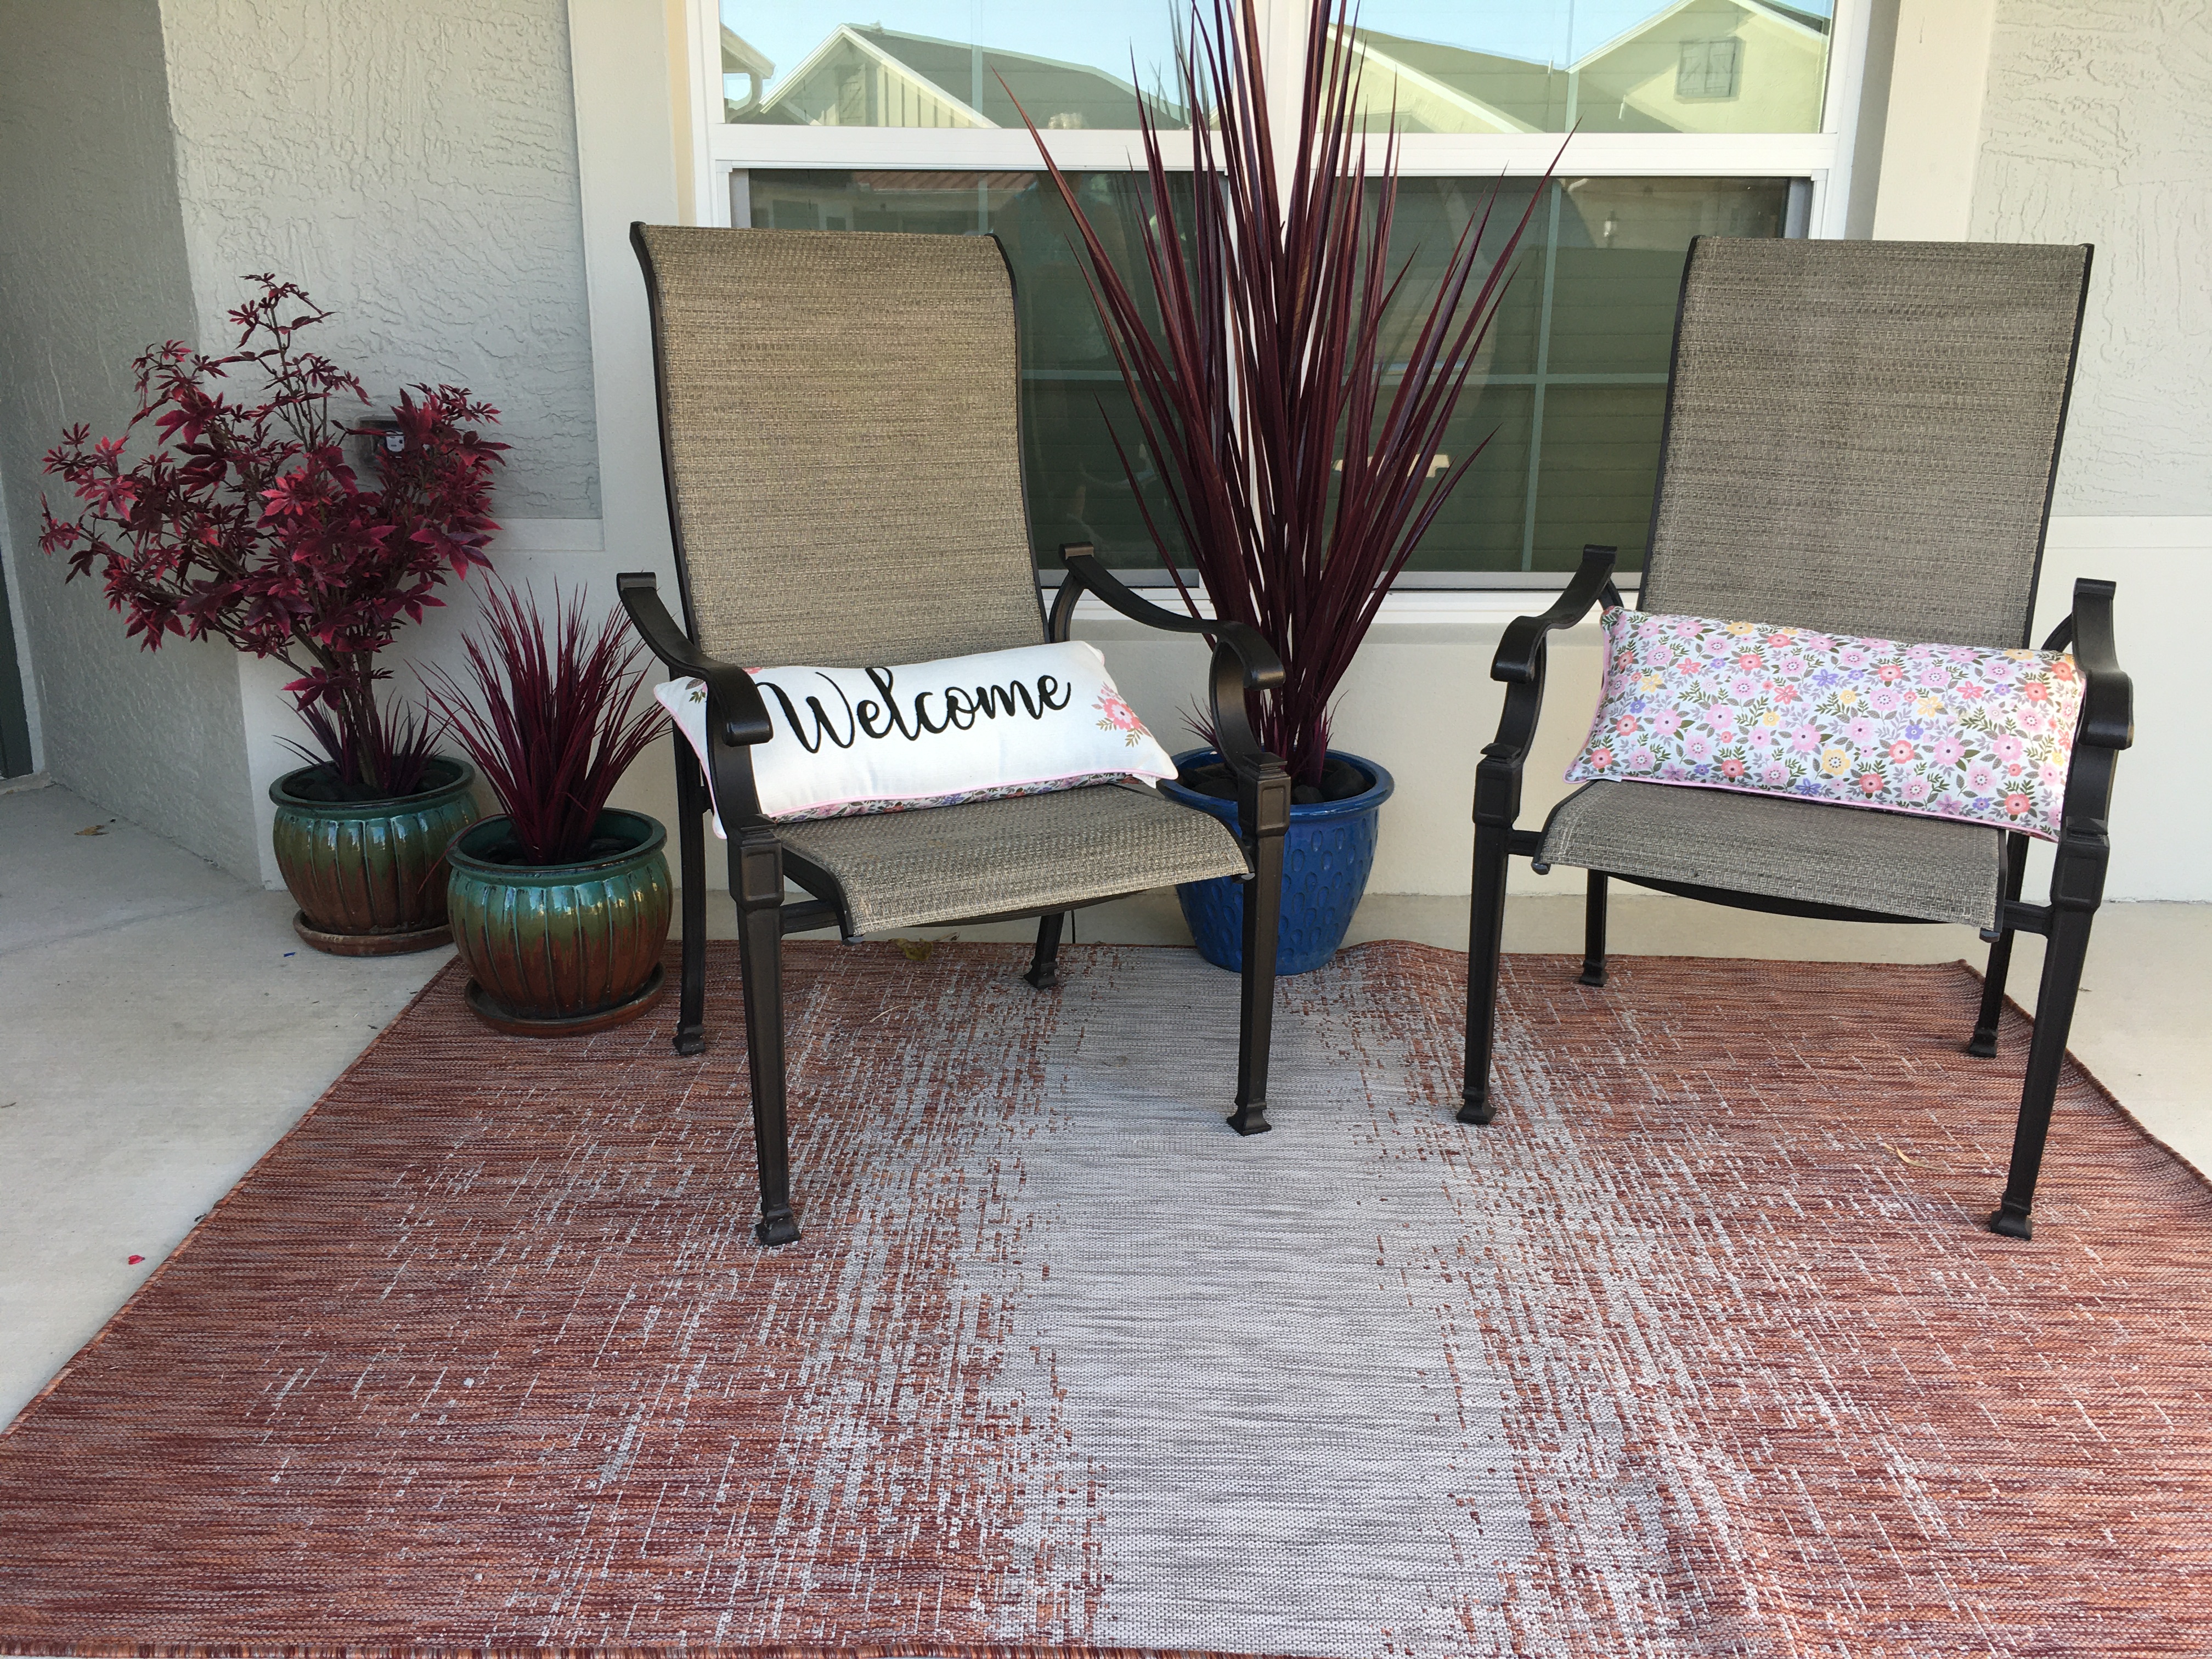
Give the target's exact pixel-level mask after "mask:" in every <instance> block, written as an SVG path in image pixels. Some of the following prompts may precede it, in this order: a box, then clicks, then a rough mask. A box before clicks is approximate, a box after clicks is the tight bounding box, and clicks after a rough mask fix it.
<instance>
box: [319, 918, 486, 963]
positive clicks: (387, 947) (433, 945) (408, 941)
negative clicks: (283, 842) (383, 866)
mask: <svg viewBox="0 0 2212 1659" xmlns="http://www.w3.org/2000/svg"><path fill="white" fill-rule="evenodd" d="M292 931H293V932H294V933H297V934H298V935H299V936H300V937H301V939H305V940H306V941H307V943H308V944H310V945H313V946H314V947H315V949H317V950H318V951H329V952H330V953H331V955H332V956H334V957H404V956H405V955H407V954H408V953H409V952H410V951H435V950H436V949H437V948H438V947H439V946H440V945H451V944H452V943H453V929H452V928H451V927H447V925H446V924H445V923H444V922H442V921H441V922H440V923H438V925H437V926H436V927H416V928H411V929H410V930H409V931H408V932H406V933H325V932H324V931H323V930H322V929H321V928H319V927H316V926H314V924H313V923H312V922H310V921H308V920H307V912H306V911H305V910H295V911H294V912H293V913H292Z"/></svg>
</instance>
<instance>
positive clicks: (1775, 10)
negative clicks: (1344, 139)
mask: <svg viewBox="0 0 2212 1659" xmlns="http://www.w3.org/2000/svg"><path fill="white" fill-rule="evenodd" d="M1352 40H1353V45H1354V49H1355V50H1356V51H1357V52H1358V53H1359V55H1360V58H1361V59H1362V60H1363V61H1362V64H1361V69H1362V76H1361V82H1360V102H1361V104H1362V105H1363V106H1364V109H1363V114H1364V118H1365V120H1366V122H1367V125H1368V126H1369V128H1370V131H1380V130H1381V129H1383V127H1385V126H1386V125H1389V121H1390V118H1391V115H1392V112H1393V109H1394V107H1395V112H1396V117H1397V123H1398V128H1399V131H1402V132H1501V133H1502V132H1562V131H1567V130H1568V129H1570V128H1576V129H1578V130H1579V131H1583V132H1796V131H1810V130H1812V129H1814V128H1817V127H1818V126H1819V125H1820V97H1821V94H1822V92H1823V90H1824V89H1825V87H1826V75H1827V57H1828V20H1827V19H1826V18H1825V17H1822V16H1820V15H1815V14H1814V13H1812V12H1809V11H1804V10H1800V9H1797V8H1795V7H1791V6H1785V5H1779V4H1777V3H1774V0H1679V3H1677V4H1674V5H1672V6H1668V7H1667V8H1666V9H1663V10H1662V11H1660V12H1659V13H1658V14H1657V15H1656V16H1653V17H1650V18H1647V19H1646V20H1645V21H1643V22H1641V23H1638V25H1637V26H1636V27H1633V28H1632V29H1628V30H1626V31H1625V32H1623V33H1620V34H1618V35H1616V36H1614V37H1613V39H1612V40H1608V41H1607V42H1606V43H1605V44H1604V45H1602V46H1599V47H1597V48H1596V49H1595V51H1593V52H1586V53H1584V54H1583V56H1582V57H1581V58H1577V59H1576V60H1575V61H1574V62H1573V63H1572V64H1569V65H1567V66H1566V67H1565V68H1564V69H1560V68H1557V67H1555V66H1553V65H1552V64H1540V63H1534V62H1532V61H1530V60H1528V59H1527V58H1512V57H1508V56H1505V55H1504V54H1502V53H1498V52H1477V51H1474V50H1472V49H1470V48H1468V47H1465V46H1445V45H1442V44H1439V43H1437V42H1435V41H1431V40H1410V39H1407V38H1406V37H1404V36H1401V35H1395V34H1385V33H1381V32H1380V31H1378V30H1375V29H1366V28H1363V29H1356V30H1354V31H1352Z"/></svg>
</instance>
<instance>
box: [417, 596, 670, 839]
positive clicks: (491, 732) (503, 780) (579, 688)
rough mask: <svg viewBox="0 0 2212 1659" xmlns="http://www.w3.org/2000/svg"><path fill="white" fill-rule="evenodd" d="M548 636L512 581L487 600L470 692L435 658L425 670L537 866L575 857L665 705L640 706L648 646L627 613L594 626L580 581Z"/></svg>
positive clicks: (457, 737) (653, 733)
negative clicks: (631, 629) (631, 630)
mask: <svg viewBox="0 0 2212 1659" xmlns="http://www.w3.org/2000/svg"><path fill="white" fill-rule="evenodd" d="M553 605H554V610H555V612H556V621H555V623H554V625H553V627H552V629H551V630H550V632H549V630H548V629H547V627H546V623H545V618H544V617H543V616H542V615H540V614H539V612H538V604H537V599H536V596H535V595H534V594H533V595H531V596H529V597H528V598H525V597H524V596H523V595H522V594H520V593H517V592H515V591H514V589H513V587H511V586H507V585H506V584H504V583H500V584H495V586H494V587H493V589H492V591H491V592H489V593H488V594H487V595H486V596H485V599H484V623H485V629H484V632H483V635H477V634H473V633H472V634H471V635H468V636H467V637H466V638H465V640H464V641H463V644H464V645H465V647H466V648H467V651H468V656H469V666H468V678H469V679H470V680H471V682H472V683H473V685H472V688H471V689H470V690H465V689H464V688H463V687H462V685H461V684H459V681H457V680H456V679H455V678H454V677H453V675H452V674H450V673H448V672H447V671H446V670H445V669H443V668H441V667H439V666H436V665H432V666H430V667H428V668H426V669H424V670H422V680H423V684H424V687H425V689H426V690H428V694H429V698H430V702H431V704H432V706H433V707H435V708H436V709H437V710H438V712H439V713H440V714H442V715H443V716H445V719H446V721H447V726H449V727H450V729H451V730H452V732H453V740H454V741H455V742H457V743H459V744H460V745H461V747H462V748H463V749H465V750H467V751H468V755H469V758H470V759H471V760H472V761H474V762H475V763H477V769H478V770H479V771H481V772H482V773H483V775H484V779H485V781H487V782H489V784H490V785H491V789H492V793H494V794H495V795H496V796H498V797H499V804H500V806H501V809H502V810H504V811H506V813H507V817H508V818H509V819H511V820H512V821H513V832H514V841H515V845H516V847H517V848H519V849H520V852H521V854H522V862H523V863H525V864H528V865H549V864H573V863H574V862H576V861H577V860H580V859H582V858H584V857H585V856H586V854H587V853H588V851H589V849H590V848H591V844H592V827H593V826H594V825H595V824H597V823H598V822H599V813H600V812H601V811H603V810H604V809H605V806H606V804H607V797H608V796H609V795H610V794H611V793H614V787H615V785H616V784H617V782H618V781H620V780H621V778H622V775H623V773H624V772H626V771H627V770H629V765H630V763H631V762H632V761H635V759H636V758H637V757H639V756H640V755H641V754H642V753H644V752H645V747H646V745H647V744H649V743H651V742H652V741H653V738H656V737H658V736H659V734H660V732H661V730H662V716H661V713H660V708H659V705H658V704H656V703H653V702H650V701H648V702H647V703H646V704H645V706H644V707H643V708H634V705H635V703H636V701H637V692H638V688H639V686H640V684H642V682H643V680H644V678H645V670H644V666H643V656H644V648H643V647H642V646H641V645H640V644H639V643H638V642H637V641H635V639H633V638H630V637H629V627H628V625H627V624H626V623H624V622H623V618H622V617H621V616H620V614H619V613H617V614H615V615H611V616H609V617H605V619H604V620H603V621H602V622H601V623H600V624H599V629H598V631H597V632H593V631H592V629H591V626H590V624H589V623H588V622H587V621H586V617H585V612H584V593H583V590H582V589H578V590H577V592H575V593H574V595H573V596H572V597H571V598H570V599H569V600H568V604H567V605H562V603H561V593H560V590H559V589H558V588H556V589H555V590H554V593H553Z"/></svg>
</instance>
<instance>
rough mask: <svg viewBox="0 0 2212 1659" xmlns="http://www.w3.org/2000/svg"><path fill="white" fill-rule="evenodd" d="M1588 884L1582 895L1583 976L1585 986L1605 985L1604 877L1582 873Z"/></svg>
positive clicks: (1591, 872)
mask: <svg viewBox="0 0 2212 1659" xmlns="http://www.w3.org/2000/svg"><path fill="white" fill-rule="evenodd" d="M1583 880H1584V881H1585V882H1586V883H1587V884H1588V887H1587V890H1585V891H1584V893H1583V976H1582V982H1583V984H1585V985H1602V984H1604V983H1605V890H1606V879H1605V877H1604V876H1603V875H1602V874H1601V873H1600V872H1597V871H1595V870H1589V871H1586V872H1583Z"/></svg>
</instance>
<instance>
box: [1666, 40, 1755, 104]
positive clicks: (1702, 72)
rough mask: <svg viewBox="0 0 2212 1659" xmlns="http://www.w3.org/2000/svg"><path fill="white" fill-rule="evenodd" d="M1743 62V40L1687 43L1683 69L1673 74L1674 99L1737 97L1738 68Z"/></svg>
mask: <svg viewBox="0 0 2212 1659" xmlns="http://www.w3.org/2000/svg"><path fill="white" fill-rule="evenodd" d="M1742 61H1743V42H1742V41H1741V40H1685V41H1683V42H1682V63H1681V67H1680V68H1679V69H1677V70H1675V71H1674V96H1675V97H1676V98H1677V99H1679V100H1680V101H1681V102H1683V103H1686V104H1687V103H1693V102H1702V101H1704V100H1707V99H1711V98H1733V97H1735V94H1736V66H1737V65H1738V64H1741V62H1742Z"/></svg>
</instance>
